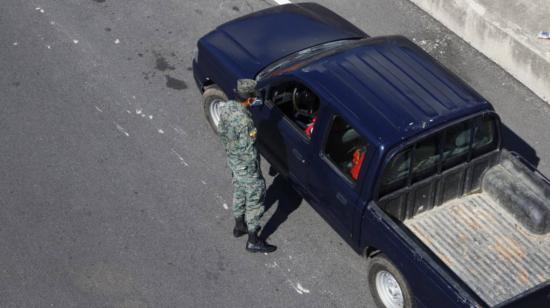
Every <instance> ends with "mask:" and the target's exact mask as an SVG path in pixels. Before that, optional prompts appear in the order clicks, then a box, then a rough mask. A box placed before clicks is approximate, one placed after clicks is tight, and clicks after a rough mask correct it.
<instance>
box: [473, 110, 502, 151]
mask: <svg viewBox="0 0 550 308" xmlns="http://www.w3.org/2000/svg"><path fill="white" fill-rule="evenodd" d="M496 147H497V138H496V128H495V120H494V119H493V118H490V117H486V118H482V119H480V120H479V122H478V123H477V125H476V126H475V128H474V141H473V144H472V148H473V151H474V155H475V156H478V155H481V154H484V153H487V152H490V151H492V150H494V149H496Z"/></svg>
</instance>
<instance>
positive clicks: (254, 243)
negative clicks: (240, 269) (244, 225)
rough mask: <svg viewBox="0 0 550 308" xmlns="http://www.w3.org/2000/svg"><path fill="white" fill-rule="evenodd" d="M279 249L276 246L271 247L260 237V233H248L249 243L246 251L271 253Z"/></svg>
mask: <svg viewBox="0 0 550 308" xmlns="http://www.w3.org/2000/svg"><path fill="white" fill-rule="evenodd" d="M276 249H277V247H276V246H273V245H269V244H268V243H266V242H265V241H264V240H262V239H260V238H259V237H258V231H248V241H247V242H246V250H248V251H249V252H264V253H270V252H274V251H275V250H276Z"/></svg>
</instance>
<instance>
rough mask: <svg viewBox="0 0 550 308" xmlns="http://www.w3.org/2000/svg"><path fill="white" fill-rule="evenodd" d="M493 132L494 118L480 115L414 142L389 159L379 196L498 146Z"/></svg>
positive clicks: (495, 130)
mask: <svg viewBox="0 0 550 308" xmlns="http://www.w3.org/2000/svg"><path fill="white" fill-rule="evenodd" d="M496 133H497V129H496V121H495V119H494V118H493V117H492V116H481V117H477V118H474V119H471V120H467V121H465V122H461V123H458V124H456V125H453V126H451V127H448V128H446V129H445V130H443V131H440V132H437V133H435V134H433V135H431V136H428V137H426V138H423V139H421V140H419V141H417V142H416V143H414V144H413V145H412V146H410V147H407V148H406V149H404V150H402V151H401V152H399V153H397V154H396V155H395V156H394V157H393V158H392V160H391V161H390V162H388V164H387V165H386V168H385V170H384V173H383V176H382V179H381V186H380V189H379V197H382V196H384V195H386V194H389V193H391V192H394V191H397V190H399V189H401V188H404V187H406V186H408V185H411V184H414V183H415V182H418V181H420V180H422V179H425V178H427V177H429V176H432V175H434V174H436V173H438V172H442V171H445V170H447V169H449V168H452V167H454V166H457V165H459V164H462V163H465V162H467V161H470V160H472V159H473V158H475V157H478V156H480V155H483V154H485V153H488V152H491V151H493V150H495V149H497V147H498V138H497V137H498V136H497V134H496Z"/></svg>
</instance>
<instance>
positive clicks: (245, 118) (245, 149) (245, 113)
mask: <svg viewBox="0 0 550 308" xmlns="http://www.w3.org/2000/svg"><path fill="white" fill-rule="evenodd" d="M255 88H256V82H255V81H254V80H251V79H239V80H237V96H238V99H239V102H237V101H234V100H230V101H227V102H225V103H223V104H222V105H221V106H220V121H219V124H218V132H219V134H220V139H221V141H222V143H223V145H224V146H225V151H226V154H227V164H228V165H229V168H230V169H231V171H232V174H233V186H234V192H233V215H234V217H235V228H234V229H233V235H234V236H235V237H240V236H242V235H244V234H247V233H248V241H247V243H246V250H248V251H250V252H272V251H275V249H276V247H275V246H273V245H269V244H267V243H266V242H265V241H264V240H262V239H260V238H259V237H258V231H259V229H260V217H261V215H262V214H263V212H264V205H263V201H264V196H265V180H264V178H263V176H262V173H261V170H260V160H259V156H258V151H257V150H256V147H255V146H254V143H255V141H256V128H255V127H254V123H253V122H252V118H251V114H250V111H249V110H248V108H249V107H250V104H251V103H252V102H253V101H254V98H255Z"/></svg>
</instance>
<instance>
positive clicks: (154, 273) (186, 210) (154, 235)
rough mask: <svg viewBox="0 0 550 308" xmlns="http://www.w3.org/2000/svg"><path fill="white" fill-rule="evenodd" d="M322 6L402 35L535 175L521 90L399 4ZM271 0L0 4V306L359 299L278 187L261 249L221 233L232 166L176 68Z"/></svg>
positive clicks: (356, 283) (359, 284) (358, 266)
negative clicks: (479, 102)
mask: <svg viewBox="0 0 550 308" xmlns="http://www.w3.org/2000/svg"><path fill="white" fill-rule="evenodd" d="M319 2H320V3H323V4H325V5H327V6H328V7H330V8H332V9H334V10H336V11H337V12H339V13H340V14H342V15H343V16H345V17H346V18H348V19H350V20H351V21H353V22H354V23H356V24H358V25H359V26H360V27H362V28H363V29H365V30H366V31H367V32H368V33H370V34H372V35H381V34H392V33H402V34H405V35H407V36H409V37H412V38H414V39H415V40H416V41H417V42H418V43H419V44H420V45H421V46H423V47H424V48H426V49H427V50H428V51H430V52H431V53H432V54H434V55H435V56H437V57H438V59H440V60H441V61H442V62H443V63H444V64H445V65H448V66H449V67H450V68H451V70H453V71H455V72H457V73H458V74H459V75H460V76H461V77H463V78H464V79H465V80H466V81H468V82H469V83H470V84H472V85H473V86H474V87H475V88H476V89H478V90H479V91H480V92H481V93H482V94H483V95H485V96H486V97H487V98H488V99H490V100H491V101H492V102H493V103H494V104H495V106H496V108H497V109H498V110H499V111H500V112H501V113H502V114H503V118H504V121H505V123H507V125H508V126H509V127H511V128H512V129H513V130H514V131H515V132H516V133H517V136H516V135H514V134H512V133H508V135H507V144H509V145H511V146H512V147H513V146H518V145H519V146H522V144H523V141H522V139H524V140H525V141H526V142H527V143H528V144H530V145H531V146H532V150H533V151H531V152H526V153H527V154H532V155H531V156H532V157H531V158H532V161H535V162H536V161H538V159H537V157H539V156H540V162H539V167H540V168H542V170H543V171H544V172H545V173H546V174H550V172H549V171H550V165H549V162H550V159H549V157H548V155H547V154H546V153H549V152H550V151H548V150H549V149H550V144H549V141H548V139H544V138H541V136H545V133H546V128H547V127H548V123H550V121H549V114H550V113H549V112H548V106H547V105H546V104H545V103H544V102H542V101H541V100H539V99H538V98H536V97H535V96H534V95H533V94H532V93H531V92H529V91H528V90H527V89H525V88H524V87H523V86H522V85H521V84H519V83H517V82H516V81H515V80H514V79H512V78H511V77H509V76H508V75H506V74H505V73H504V72H503V71H502V70H500V69H499V68H498V67H496V66H495V65H494V64H492V63H491V62H490V61H488V60H487V59H486V58H484V57H482V56H480V55H479V53H477V52H476V51H474V50H472V49H471V48H470V47H469V46H468V45H467V44H465V43H464V42H462V41H461V40H460V39H458V38H457V37H456V36H454V35H453V34H451V33H449V32H448V31H447V30H446V29H445V28H443V27H441V26H440V25H439V24H438V23H436V22H435V21H434V20H433V19H431V18H430V17H428V16H427V15H425V13H423V12H422V11H421V10H419V9H418V8H417V7H415V6H414V5H412V4H411V3H410V2H407V1H404V0H390V1H387V0H370V1H368V2H367V3H366V4H365V3H364V2H363V1H351V0H340V1H339V2H335V1H328V0H327V1H319ZM271 5H274V4H273V3H272V2H269V1H248V2H246V1H237V0H232V1H223V2H219V1H213V0H201V1H198V0H194V1H182V0H165V1H153V0H149V1H138V2H137V1H112V0H79V1H46V0H6V1H2V2H1V3H0V27H1V28H2V29H3V30H2V32H1V34H0V36H1V38H2V39H1V40H0V42H1V43H0V53H1V54H2V57H0V70H1V72H2V74H1V75H0V87H1V89H2V94H3V95H2V96H0V128H1V131H2V134H1V135H0V144H1V146H0V151H1V152H0V154H1V157H2V160H0V171H1V172H2V176H1V177H0V205H1V206H0V247H2V248H0V271H1V273H0V306H1V307H43V306H50V305H51V306H56V307H182V306H201V307H253V306H266V307H358V306H361V305H363V306H365V305H366V306H372V300H371V299H370V298H369V297H368V295H367V292H366V279H365V278H366V277H365V263H364V260H362V259H361V258H360V257H358V256H356V255H355V254H354V253H353V251H352V250H351V249H350V248H349V247H347V246H346V244H344V243H342V241H341V240H340V238H339V237H338V236H337V235H336V234H335V233H334V232H333V231H332V230H331V229H330V227H328V226H327V224H325V223H324V222H323V221H322V219H321V218H320V217H319V216H318V215H317V214H316V213H315V212H314V211H313V210H312V209H311V208H310V207H309V206H308V205H307V204H306V203H302V202H300V201H301V200H300V199H299V198H298V197H296V196H295V195H294V194H292V193H291V192H290V191H289V190H288V188H287V187H286V185H285V183H284V182H282V181H280V180H277V179H276V180H275V181H274V185H272V186H271V188H270V190H269V192H268V204H269V205H272V206H271V207H270V210H269V211H268V213H267V214H266V215H265V217H264V221H265V222H267V221H269V222H268V223H267V224H268V227H267V228H266V229H267V230H268V231H269V233H272V235H271V237H270V241H271V242H273V243H274V244H277V245H279V246H280V249H279V250H278V251H277V252H276V253H274V254H272V255H268V256H265V255H250V254H247V253H245V252H244V243H245V241H244V239H233V238H232V236H231V235H230V231H231V223H232V221H231V217H230V216H231V215H230V212H229V211H228V210H227V209H226V208H227V207H228V204H230V200H231V189H232V187H231V183H230V174H229V172H228V170H227V168H226V166H225V162H224V155H223V151H222V148H221V146H220V144H219V143H218V141H217V139H216V138H215V137H214V135H213V134H212V133H211V132H210V130H209V127H208V126H207V124H206V122H205V121H204V119H203V113H202V107H201V105H200V103H199V102H200V96H199V93H198V91H197V90H196V89H195V88H194V84H193V80H192V75H191V72H190V70H189V66H190V63H191V57H192V52H193V47H194V44H195V42H196V40H197V39H198V38H199V37H200V36H201V35H203V34H205V33H206V32H207V31H209V30H210V29H212V28H214V27H215V26H216V25H217V24H219V23H221V22H223V21H226V20H230V19H232V18H235V17H237V16H241V15H243V14H246V13H248V12H251V11H254V10H258V9H261V8H265V7H268V6H271ZM514 136H516V137H514ZM519 136H521V137H519ZM518 149H519V148H518ZM521 149H525V147H523V146H522V147H521ZM264 167H265V165H264ZM271 181H273V179H271V178H270V179H269V182H271Z"/></svg>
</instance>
